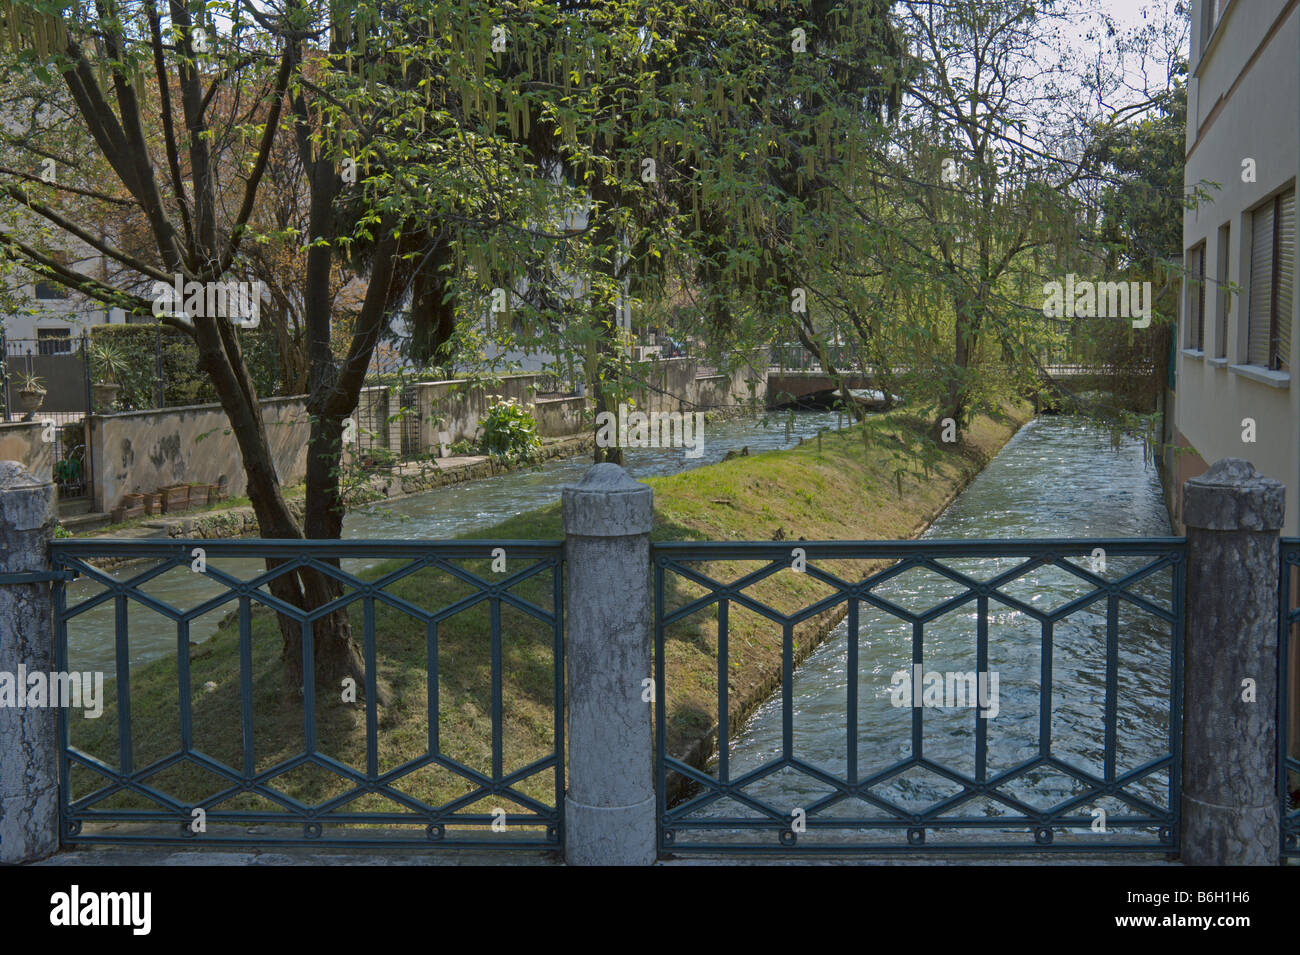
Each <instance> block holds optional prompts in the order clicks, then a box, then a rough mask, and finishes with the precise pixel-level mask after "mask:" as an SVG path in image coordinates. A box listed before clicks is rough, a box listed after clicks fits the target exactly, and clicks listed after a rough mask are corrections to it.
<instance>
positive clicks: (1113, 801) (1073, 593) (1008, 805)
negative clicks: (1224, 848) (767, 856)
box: [653, 539, 1185, 853]
mask: <svg viewBox="0 0 1300 955" xmlns="http://www.w3.org/2000/svg"><path fill="white" fill-rule="evenodd" d="M1184 551H1185V542H1184V541H1183V540H1181V539H1152V540H1092V541H1080V540H1046V541H932V540H922V541H907V542H803V541H799V542H794V543H783V544H779V543H730V544H713V543H664V544H657V545H655V546H654V551H653V552H654V574H655V579H654V588H655V627H654V643H655V655H656V659H655V667H656V672H655V680H656V697H657V701H658V702H657V706H656V747H657V753H656V764H657V766H656V771H657V787H656V788H657V798H658V801H659V806H658V815H659V847H660V850H661V851H672V852H674V853H681V852H690V851H703V852H756V851H757V852H773V851H776V852H782V851H784V852H813V853H815V852H834V853H842V852H846V851H847V852H881V851H893V852H897V851H899V850H927V851H935V850H942V851H956V852H987V851H990V850H1026V849H1032V850H1064V851H1075V852H1079V851H1085V852H1087V851H1132V850H1149V851H1159V852H1166V853H1169V852H1173V851H1176V847H1177V845H1178V828H1179V819H1180V815H1179V785H1180V768H1181V767H1180V763H1181V718H1182V710H1181V701H1182V639H1183V602H1184V586H1185V584H1184V570H1185V562H1184ZM872 562H874V563H872ZM882 562H894V563H893V564H892V566H889V567H888V568H887V569H883V570H881V569H879V568H880V566H881V563H882ZM801 565H802V566H801ZM927 581H928V582H927ZM765 586H768V587H772V586H775V587H777V588H780V591H781V593H783V594H788V593H789V592H790V591H791V589H792V588H800V592H802V593H804V594H806V595H807V597H808V603H807V604H806V605H805V606H803V607H802V608H801V609H799V610H796V611H793V612H788V613H785V612H779V611H777V610H775V609H773V608H772V607H771V606H770V605H769V604H768V603H766V602H765V600H764V592H763V588H764V587H765ZM927 605H928V606H927ZM738 618H743V624H742V626H741V627H740V629H739V631H738V627H737V623H738ZM836 619H838V620H839V621H840V623H839V631H838V632H837V633H834V634H832V635H831V636H830V637H829V638H828V639H827V640H826V641H825V642H824V643H823V644H822V645H821V646H820V647H819V648H818V649H817V650H815V651H813V657H815V656H817V655H823V657H822V665H820V666H817V667H812V666H811V661H812V659H813V657H810V658H809V661H810V662H809V663H807V664H805V665H804V667H802V668H801V669H800V670H799V671H798V674H797V673H796V666H797V665H798V663H799V657H800V656H801V655H802V654H803V653H805V652H806V651H807V645H808V642H809V640H810V639H811V635H810V634H809V633H808V631H807V629H800V628H808V627H815V626H816V625H818V624H819V623H820V624H822V625H828V621H831V622H833V621H835V620H836ZM679 631H681V632H679ZM737 631H738V632H737ZM670 633H671V634H672V635H674V636H676V637H677V638H678V640H679V641H684V642H677V641H674V642H675V643H676V645H677V647H679V648H680V647H683V646H686V647H690V648H691V651H690V652H692V653H705V654H709V653H711V654H713V655H715V656H716V665H717V669H716V674H717V676H716V699H715V700H714V702H713V705H712V706H711V707H710V706H708V705H707V704H705V703H704V702H703V701H702V700H701V699H700V698H699V694H700V693H701V692H703V691H700V690H699V689H698V687H697V688H695V693H696V696H695V697H692V698H691V700H690V702H689V705H686V702H685V701H684V700H679V698H678V697H677V694H678V693H679V692H682V693H689V692H690V690H691V688H690V687H678V686H677V685H676V684H675V683H674V680H673V672H672V669H671V666H670V665H668V661H667V660H666V653H667V649H668V643H667V641H668V638H669V636H670ZM768 640H770V641H771V643H770V644H769V646H772V647H774V648H775V655H776V658H777V659H778V660H779V664H778V666H777V669H776V671H775V672H774V673H773V682H774V684H775V691H776V692H775V695H774V697H773V698H772V699H770V700H769V702H767V703H766V704H764V705H763V706H762V707H761V708H759V709H758V710H757V711H756V712H755V713H754V715H753V717H752V719H750V720H749V721H748V723H747V724H746V725H745V726H744V727H742V726H741V725H740V724H739V720H740V719H741V718H743V717H744V716H745V715H746V714H744V713H743V712H742V710H741V708H740V707H739V706H738V701H733V700H732V698H731V696H732V692H731V687H730V684H731V682H732V679H731V674H732V672H733V666H732V664H733V660H734V659H738V658H739V654H751V653H753V652H755V647H758V646H762V645H763V643H764V641H768ZM674 652H675V653H676V652H681V651H680V650H679V649H675V650H674ZM825 654H829V656H825ZM945 660H946V661H947V662H949V663H950V664H951V665H953V667H954V670H955V671H957V673H958V675H959V676H960V677H965V675H966V674H967V673H968V672H969V673H972V675H974V676H975V677H976V682H977V683H978V681H979V679H980V678H981V677H983V678H985V679H986V680H987V682H989V683H993V673H996V672H997V671H998V670H999V669H1000V670H1002V671H1003V672H1002V680H1001V688H1002V689H1001V694H1000V695H1001V703H1000V711H1001V715H1000V718H993V719H990V718H987V717H988V716H989V715H990V713H991V710H990V709H989V708H988V707H987V706H985V701H984V700H983V698H982V701H981V702H980V705H979V706H976V707H973V708H963V707H962V706H961V705H958V706H956V707H954V708H944V706H943V701H942V699H941V700H940V705H939V706H937V707H935V708H931V707H930V702H931V701H930V699H929V692H930V688H931V686H932V681H931V680H930V676H931V674H929V673H925V672H924V671H925V669H926V668H927V667H929V668H934V667H937V666H940V665H942V663H943V662H944V661H945ZM917 668H920V669H919V670H918V669H917ZM891 671H892V672H893V673H894V674H902V677H903V680H902V683H901V684H900V683H899V682H898V680H897V676H896V675H895V676H892V677H891ZM918 673H920V674H922V675H923V679H924V681H925V682H924V686H925V690H924V694H925V698H924V699H920V697H921V696H922V693H921V690H922V684H921V683H920V682H915V676H916V675H917V674H918ZM950 675H951V674H950ZM1139 675H1140V676H1139ZM941 676H942V674H941ZM966 680H967V686H970V683H969V677H966ZM913 682H915V690H916V691H917V695H916V697H912V698H911V699H910V702H907V703H905V704H903V705H902V706H900V705H899V703H898V699H899V698H900V697H901V696H903V695H908V696H910V693H904V692H902V691H903V687H904V686H905V685H906V686H907V689H908V690H911V689H912V686H911V685H909V684H911V683H913ZM951 682H952V681H951V680H950V681H949V683H950V684H951ZM959 683H960V681H959ZM996 685H997V684H996V683H994V687H996ZM958 689H959V690H960V686H958ZM796 696H797V697H798V699H799V701H800V703H799V706H798V707H796ZM886 696H889V697H890V699H889V700H888V701H886V700H885V697H886ZM948 702H952V701H948ZM682 706H685V707H686V710H687V711H688V712H687V716H688V717H689V718H690V719H691V720H692V721H693V722H694V725H696V726H698V727H706V726H708V725H709V724H710V722H711V721H713V722H715V724H716V741H717V747H716V757H715V758H714V761H713V762H712V763H711V764H708V765H704V764H701V763H700V762H699V760H698V758H696V759H693V760H688V759H686V758H684V756H685V754H682V753H679V754H674V753H672V752H670V750H669V747H670V745H671V744H670V739H671V737H672V736H673V730H672V728H671V727H670V726H669V725H668V722H667V719H668V713H669V712H677V713H681V712H682V709H681V707H682ZM796 710H797V711H798V713H799V716H798V718H796ZM995 715H996V714H995ZM679 718H682V717H680V716H679ZM1121 721H1122V722H1123V725H1124V729H1123V731H1121ZM1071 727H1073V731H1072V730H1071ZM1135 741H1139V744H1140V745H1136V746H1135V745H1133V744H1134V742H1135ZM697 756H698V754H697ZM670 793H676V794H677V798H676V799H675V801H674V800H673V799H671V798H670V797H669V794H670ZM796 803H797V804H796Z"/></svg>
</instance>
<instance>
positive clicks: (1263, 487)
mask: <svg viewBox="0 0 1300 955" xmlns="http://www.w3.org/2000/svg"><path fill="white" fill-rule="evenodd" d="M1285 507H1286V489H1285V488H1284V487H1283V486H1282V485H1281V484H1280V483H1278V482H1277V481H1274V480H1272V479H1270V478H1266V477H1263V476H1262V475H1261V474H1260V473H1259V472H1258V471H1256V470H1255V468H1254V466H1253V465H1251V464H1250V462H1248V461H1243V460H1241V459H1240V458H1225V459H1223V460H1221V461H1218V462H1216V463H1215V464H1214V465H1213V466H1212V467H1211V468H1210V469H1209V470H1208V471H1206V472H1205V473H1204V474H1203V475H1201V476H1200V477H1196V478H1192V479H1191V480H1190V481H1188V482H1187V483H1186V485H1184V491H1183V522H1184V524H1185V525H1186V527H1187V629H1186V640H1185V657H1184V668H1183V673H1184V678H1183V688H1184V693H1183V698H1184V703H1183V785H1182V790H1183V793H1182V816H1183V819H1182V853H1181V855H1182V859H1183V861H1184V862H1186V863H1188V864H1190V865H1277V863H1278V839H1279V833H1278V802H1277V770H1278V766H1277V699H1278V696H1277V691H1278V687H1277V662H1278V659H1277V653H1278V645H1277V615H1278V589H1277V588H1278V532H1279V530H1280V529H1281V527H1282V517H1283V512H1284V510H1285Z"/></svg>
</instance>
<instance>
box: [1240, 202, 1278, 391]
mask: <svg viewBox="0 0 1300 955" xmlns="http://www.w3.org/2000/svg"><path fill="white" fill-rule="evenodd" d="M1250 231H1251V240H1250V315H1249V318H1248V320H1247V326H1246V328H1247V332H1246V335H1247V345H1246V363H1247V364H1250V365H1263V366H1264V367H1268V359H1269V334H1270V331H1271V326H1272V321H1273V203H1271V202H1270V203H1268V204H1267V205H1263V206H1260V207H1259V208H1258V209H1256V210H1255V214H1254V215H1252V216H1251V218H1250Z"/></svg>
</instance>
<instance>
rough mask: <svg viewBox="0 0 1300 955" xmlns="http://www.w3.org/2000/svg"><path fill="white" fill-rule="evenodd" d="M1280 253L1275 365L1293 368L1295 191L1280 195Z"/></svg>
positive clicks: (1274, 327) (1278, 225)
mask: <svg viewBox="0 0 1300 955" xmlns="http://www.w3.org/2000/svg"><path fill="white" fill-rule="evenodd" d="M1275 234H1276V236H1277V255H1276V257H1275V258H1274V262H1275V264H1276V269H1277V280H1276V281H1275V282H1274V283H1273V290H1274V302H1273V339H1274V352H1273V358H1274V362H1275V364H1274V366H1273V367H1275V368H1279V369H1281V370H1282V371H1290V370H1291V325H1292V322H1293V311H1294V303H1295V248H1296V246H1295V242H1296V236H1295V193H1294V192H1292V193H1289V194H1288V195H1285V196H1282V197H1281V198H1280V199H1278V203H1277V227H1276V229H1275Z"/></svg>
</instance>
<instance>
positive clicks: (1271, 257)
mask: <svg viewBox="0 0 1300 955" xmlns="http://www.w3.org/2000/svg"><path fill="white" fill-rule="evenodd" d="M1250 219H1251V238H1250V308H1249V313H1248V315H1247V320H1246V321H1247V341H1246V363H1247V364H1248V365H1259V366H1261V367H1263V368H1267V369H1269V370H1270V371H1287V372H1289V371H1290V370H1291V369H1290V366H1291V307H1292V303H1293V302H1294V300H1295V299H1294V293H1295V274H1294V272H1295V250H1296V244H1295V243H1296V221H1295V193H1294V192H1289V193H1286V194H1284V195H1281V196H1278V197H1276V198H1274V199H1270V200H1269V201H1268V202H1266V203H1264V204H1263V205H1262V206H1259V207H1258V208H1256V209H1255V210H1254V211H1253V212H1252V213H1251V217H1250Z"/></svg>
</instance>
